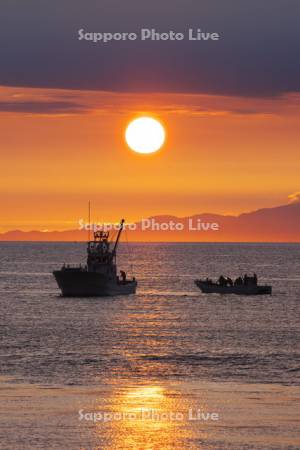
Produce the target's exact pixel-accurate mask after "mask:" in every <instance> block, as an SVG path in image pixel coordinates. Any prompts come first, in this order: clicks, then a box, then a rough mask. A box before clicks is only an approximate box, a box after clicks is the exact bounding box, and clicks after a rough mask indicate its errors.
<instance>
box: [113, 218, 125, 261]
mask: <svg viewBox="0 0 300 450" xmlns="http://www.w3.org/2000/svg"><path fill="white" fill-rule="evenodd" d="M124 222H125V219H122V220H121V223H120V228H119V231H118V235H117V239H116V242H115V245H114V248H113V251H112V256H115V254H116V250H117V246H118V243H119V239H120V236H121V233H122V230H123V226H124Z"/></svg>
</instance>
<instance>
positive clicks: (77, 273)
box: [53, 219, 137, 297]
mask: <svg viewBox="0 0 300 450" xmlns="http://www.w3.org/2000/svg"><path fill="white" fill-rule="evenodd" d="M124 222H125V221H124V219H122V220H121V223H120V227H119V230H118V233H117V237H116V239H115V242H110V240H109V231H96V232H95V233H94V239H93V240H89V241H88V243H87V263H86V266H83V267H82V266H75V267H74V266H73V267H72V266H69V265H67V266H66V265H63V267H62V268H61V269H60V270H55V271H54V272H53V275H54V277H55V279H56V282H57V284H58V287H59V288H60V290H61V293H62V295H63V296H64V297H91V296H114V295H127V294H134V293H135V291H136V287H137V281H136V279H135V278H132V279H127V277H126V273H125V272H124V271H120V275H121V276H120V277H119V276H118V275H117V273H118V272H117V263H116V258H117V248H118V243H119V240H120V237H121V233H122V230H123V227H124Z"/></svg>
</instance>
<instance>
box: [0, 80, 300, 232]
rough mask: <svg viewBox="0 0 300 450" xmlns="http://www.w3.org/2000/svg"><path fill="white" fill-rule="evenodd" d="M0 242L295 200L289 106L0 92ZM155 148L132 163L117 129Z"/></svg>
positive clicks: (296, 111) (294, 116) (299, 140)
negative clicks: (130, 126) (93, 224)
mask: <svg viewBox="0 0 300 450" xmlns="http://www.w3.org/2000/svg"><path fill="white" fill-rule="evenodd" d="M0 111H1V112H0V151H1V177H0V205H1V210H0V231H5V230H8V229H16V228H19V229H23V230H28V229H68V228H74V227H75V228H76V227H77V223H78V220H79V219H80V218H82V217H85V216H86V209H87V202H88V200H89V199H90V200H91V201H92V205H93V211H94V220H95V221H98V220H105V221H118V219H119V218H120V217H121V216H125V217H126V219H127V220H128V221H133V220H138V219H140V218H141V217H148V216H150V215H155V214H165V213H166V214H174V215H177V216H184V215H190V214H195V213H202V212H216V213H236V214H237V213H239V212H242V211H250V210H255V209H257V208H259V207H263V206H275V205H279V204H284V203H287V202H288V198H287V197H288V195H289V194H291V193H293V192H296V191H299V172H300V167H299V166H300V164H299V161H300V158H299V148H300V132H299V129H300V95H297V94H289V95H286V96H282V97H275V98H274V97H273V98H265V99H261V98H260V99H255V98H238V97H224V96H213V95H184V94H182V95H180V94H157V95H154V94H145V95H142V94H118V93H105V92H88V91H70V90H50V89H30V88H5V87H2V88H1V87H0ZM145 113H146V114H147V113H148V114H149V115H152V116H156V117H158V118H159V119H160V120H161V121H162V122H163V123H164V124H165V128H166V131H167V136H168V138H167V143H166V144H165V146H164V147H163V149H161V150H160V151H159V152H158V153H156V154H152V155H138V154H136V153H134V152H132V151H131V150H129V149H128V147H127V146H126V144H125V142H124V130H125V127H126V124H127V123H128V121H129V120H130V119H131V118H133V117H135V116H138V115H139V114H145Z"/></svg>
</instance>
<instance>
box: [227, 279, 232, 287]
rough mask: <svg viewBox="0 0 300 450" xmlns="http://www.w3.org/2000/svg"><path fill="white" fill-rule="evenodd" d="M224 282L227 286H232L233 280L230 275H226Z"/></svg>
mask: <svg viewBox="0 0 300 450" xmlns="http://www.w3.org/2000/svg"><path fill="white" fill-rule="evenodd" d="M226 284H228V286H233V281H232V279H231V278H230V277H227V279H226Z"/></svg>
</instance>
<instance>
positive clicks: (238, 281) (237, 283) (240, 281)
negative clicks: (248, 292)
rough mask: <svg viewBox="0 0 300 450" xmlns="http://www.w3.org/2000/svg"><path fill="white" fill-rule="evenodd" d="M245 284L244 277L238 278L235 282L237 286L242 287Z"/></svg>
mask: <svg viewBox="0 0 300 450" xmlns="http://www.w3.org/2000/svg"><path fill="white" fill-rule="evenodd" d="M242 284H243V279H242V277H238V278H237V279H236V280H235V282H234V285H235V286H241V285H242Z"/></svg>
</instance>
